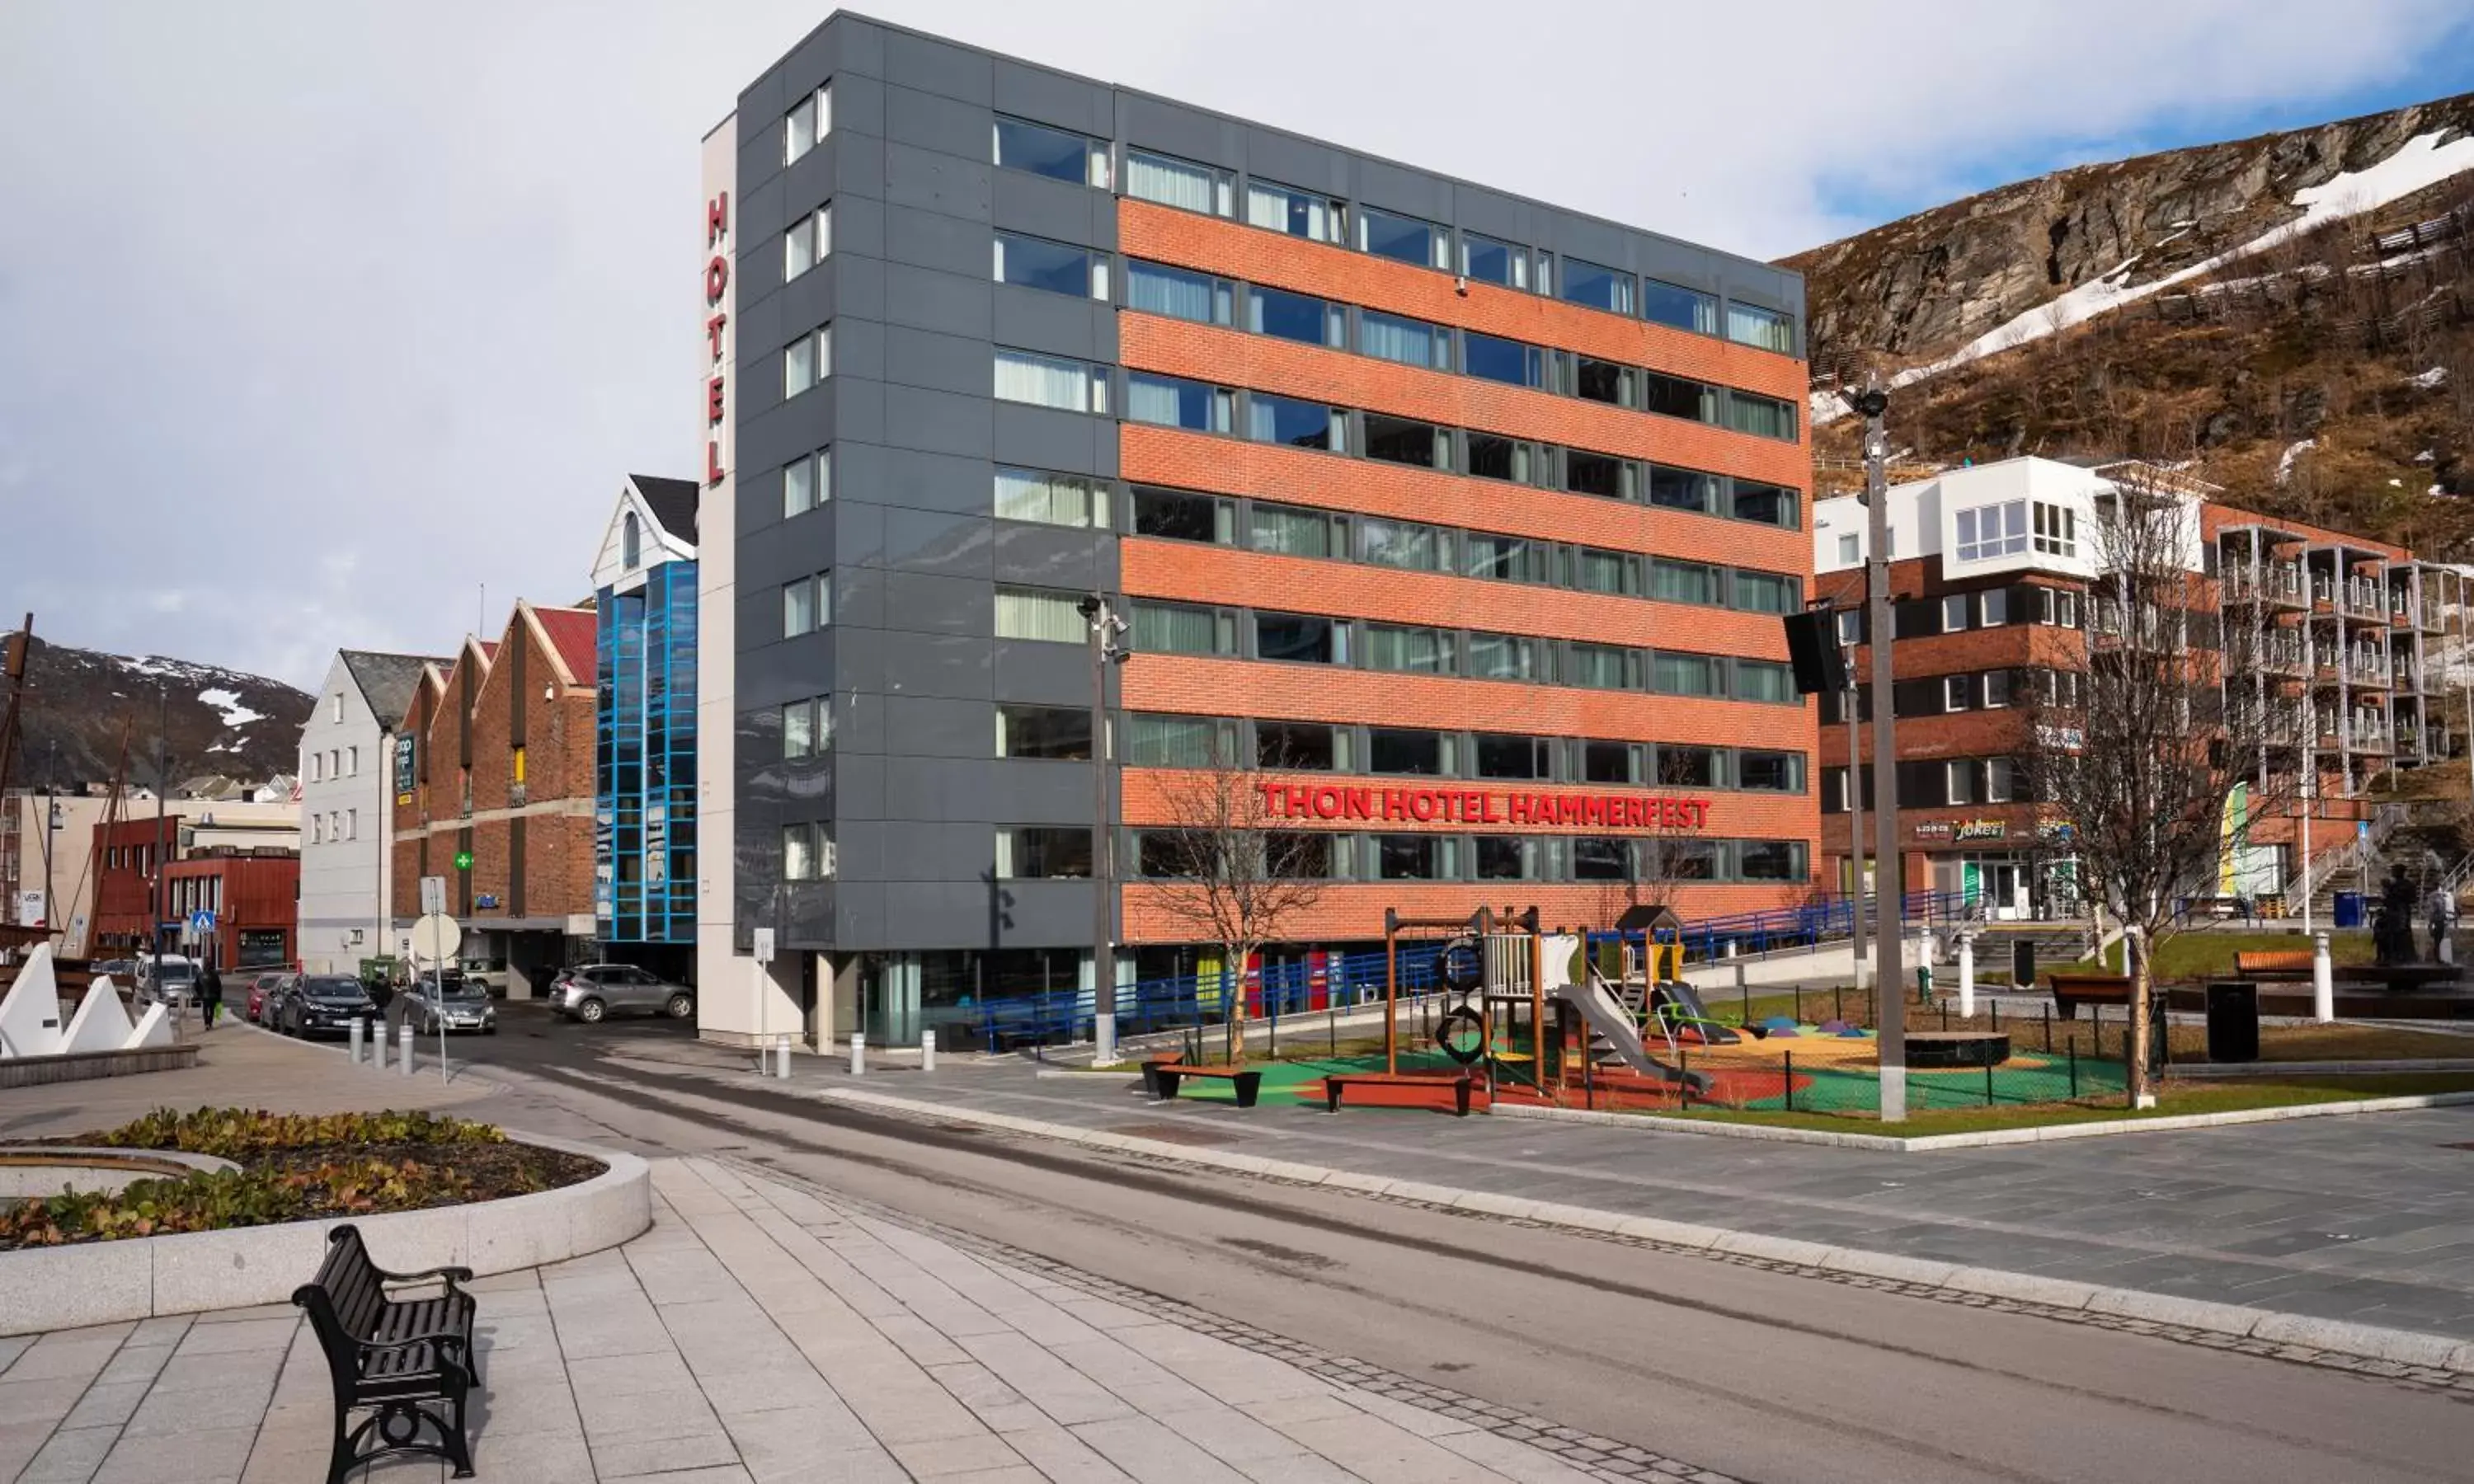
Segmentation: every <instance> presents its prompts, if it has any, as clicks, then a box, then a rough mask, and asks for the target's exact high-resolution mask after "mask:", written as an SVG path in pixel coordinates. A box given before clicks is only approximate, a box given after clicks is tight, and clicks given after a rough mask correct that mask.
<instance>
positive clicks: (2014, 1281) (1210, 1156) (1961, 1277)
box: [815, 1088, 2474, 1373]
mask: <svg viewBox="0 0 2474 1484" xmlns="http://www.w3.org/2000/svg"><path fill="white" fill-rule="evenodd" d="M815 1095H816V1096H818V1097H821V1098H823V1099H825V1100H827V1101H830V1102H837V1103H847V1104H850V1105H851V1106H853V1107H859V1108H874V1109H879V1110H882V1111H884V1112H886V1113H904V1114H909V1115H911V1116H917V1117H927V1118H934V1119H938V1120H941V1121H944V1122H948V1123H968V1124H973V1125H977V1126H979V1127H982V1128H993V1129H1003V1130H1005V1131H1007V1132H1008V1133H1014V1134H1024V1135H1028V1136H1030V1137H1034V1138H1049V1139H1055V1140H1058V1141H1060V1142H1064V1143H1072V1144H1081V1145H1084V1146H1086V1147H1090V1148H1095V1149H1109V1150H1116V1151H1119V1152H1122V1153H1126V1154H1139V1155H1146V1156H1149V1157H1151V1158H1153V1159H1159V1160H1170V1161H1176V1162H1177V1163H1180V1164H1190V1165H1198V1166H1201V1167H1204V1168H1208V1169H1224V1170H1233V1171H1235V1172H1237V1173H1240V1174H1248V1175H1268V1176H1270V1177H1272V1178H1273V1179H1275V1180H1289V1181H1296V1182H1298V1183H1299V1184H1303V1185H1328V1186H1330V1187H1331V1188H1333V1189H1335V1190H1355V1191H1360V1192H1362V1193H1364V1194H1368V1195H1383V1196H1392V1197H1395V1198H1397V1199H1400V1200H1405V1201H1418V1202H1421V1203H1424V1204H1426V1205H1430V1206H1437V1207H1442V1208H1444V1209H1458V1210H1467V1211H1477V1212H1482V1213H1485V1214H1489V1215H1499V1216H1506V1217H1510V1218H1512V1219H1515V1220H1520V1221H1535V1222H1539V1223H1540V1224H1541V1225H1545V1226H1556V1227H1566V1228H1570V1229H1571V1230H1574V1231H1578V1232H1589V1233H1612V1234H1613V1235H1616V1236H1632V1237H1638V1238H1641V1239H1642V1240H1644V1241H1653V1242H1663V1243H1666V1244H1667V1245H1670V1246H1675V1247H1684V1248H1689V1249H1693V1250H1696V1251H1701V1252H1708V1253H1712V1254H1717V1255H1721V1256H1741V1257H1760V1258H1764V1259H1766V1260H1769V1261H1773V1262H1784V1263H1791V1264H1794V1265H1796V1266H1799V1267H1810V1268H1818V1269H1820V1270H1822V1271H1823V1272H1829V1273H1848V1274H1855V1275H1858V1276H1862V1277H1866V1278H1879V1279H1886V1280H1889V1281H1894V1282H1903V1283H1916V1284H1919V1285H1922V1286H1925V1287H1930V1288H1947V1289H1950V1290H1952V1291H1953V1292H1957V1293H1971V1294H1982V1295H1984V1296H1986V1297H1988V1298H1997V1299H2009V1300H2014V1301H2017V1302H2020V1303H2027V1304H2043V1305H2046V1306H2047V1307H2050V1308H2062V1309H2074V1310H2081V1311H2085V1312H2088V1313H2097V1314H2110V1315H2115V1316H2118V1317H2122V1318H2126V1319H2144V1320H2148V1321H2150V1322H2153V1323H2156V1324H2167V1325H2176V1326H2179V1327H2181V1328H2189V1329H2203V1330H2206V1331H2208V1332H2210V1333H2212V1334H2225V1335H2232V1336H2234V1337H2236V1338H2240V1339H2258V1340H2268V1341H2274V1342H2278V1343H2281V1344H2289V1345H2294V1346H2298V1347H2305V1348H2308V1349H2311V1350H2318V1351H2332V1352H2337V1353H2340V1354H2345V1355H2353V1356H2359V1357H2362V1358H2364V1359H2369V1360H2385V1361H2391V1362H2394V1363H2396V1364H2399V1365H2410V1366H2424V1367H2429V1368H2431V1369H2433V1370H2440V1371H2455V1372H2465V1373H2474V1341H2465V1340H2456V1339H2451V1338H2449V1337H2448V1336H2446V1335H2439V1334H2424V1333H2421V1332H2419V1331H2416V1330H2412V1329H2388V1328H2379V1327H2377V1326H2373V1325H2358V1324H2350V1323H2347V1322H2344V1321H2341V1320H2331V1319H2315V1318H2312V1317H2311V1316H2309V1315H2304V1314H2285V1313H2278V1312H2276V1311H2274V1310H2271V1309H2261V1308H2250V1307H2246V1306H2244V1305H2241V1304H2213V1303H2209V1302H2207V1301H2205V1300H2200V1299H2178V1298H2173V1297H2171V1296H2169V1295H2165V1294H2155V1293H2143V1292H2141V1291H2139V1290H2138V1289H2134V1288H2107V1287H2103V1286H2101V1285H2099V1284H2096V1283H2083V1282H2078V1281H2074V1280H2070V1279H2057V1278H2040V1277H2037V1276H2036V1275H2034V1274H2032V1273H2006V1272H2002V1271H2000V1270H1998V1269H1992V1268H1973V1267H1962V1266H1960V1265H1958V1264H1955V1263H1950V1262H1933V1261H1928V1260H1926V1259H1924V1258H1920V1257H1898V1256H1895V1255H1892V1254H1889V1253H1876V1252H1864V1251H1861V1250H1859V1249H1856V1248H1848V1247H1830V1246H1826V1245H1824V1244H1822V1243H1819V1242H1807V1241H1802V1240H1799V1239H1797V1238H1795V1237H1786V1236H1767V1235H1763V1234H1761V1233H1757V1232H1731V1231H1728V1230H1726V1229H1724V1228H1721V1227H1705V1226H1699V1225H1695V1224H1692V1223H1687V1222H1681V1221H1666V1220H1662V1219H1661V1218H1659V1217H1656V1216H1626V1215H1622V1214H1620V1213H1618V1212H1615V1211H1603V1210H1596V1209H1590V1208H1588V1207H1581V1206H1564V1205H1560V1204H1557V1203H1555V1202H1551V1201H1531V1200H1524V1199H1522V1198H1520V1197H1517V1196H1504V1195H1495V1194H1492V1193H1490V1192H1486V1191H1478V1190H1458V1189H1453V1188H1451V1187H1449V1186H1445V1185H1423V1184H1420V1183H1419V1182H1417V1181H1408V1180H1387V1179H1385V1178H1383V1177H1381V1176H1377V1175H1361V1174H1356V1173H1354V1172H1351V1171H1348V1170H1335V1169H1328V1168H1325V1167H1323V1166H1321V1165H1312V1164H1298V1163H1294V1162H1291V1161H1285V1160H1265V1159H1262V1158H1259V1157H1257V1156H1253V1155H1239V1154H1226V1153H1223V1152H1221V1151H1219V1150H1215V1149H1202V1148H1196V1147H1193V1146H1190V1145H1186V1144H1172V1143H1168V1142H1165V1141H1163V1140H1159V1139H1150V1138H1135V1137H1129V1136H1128V1135H1124V1134H1109V1133H1104V1132H1102V1131H1100V1130H1097V1129H1084V1128H1077V1127H1075V1126H1073V1125H1072V1124H1064V1123H1049V1122H1045V1121H1042V1120H1040V1119H1036V1118H1017V1117H1014V1116H1012V1115H1011V1114H1009V1113H985V1112H982V1111H980V1110H978V1109H970V1108H952V1107H947V1106H945V1105H943V1104H938V1103H922V1102H917V1101H914V1100H912V1099H910V1098H903V1097H888V1096H886V1095H885V1094H884V1093H881V1092H861V1091H859V1090H856V1089H847V1088H827V1089H820V1090H819V1091H818V1092H817V1093H816V1094H815ZM2447 1095H2448V1096H2451V1097H2455V1098H2458V1099H2459V1100H2461V1101H2467V1100H2474V1094H2466V1093H2451V1094H2447ZM2382 1101H2383V1102H2402V1101H2410V1100H2405V1099H2383V1100H2382ZM2350 1106H2361V1105H2350ZM2416 1106H2423V1105H2421V1104H2419V1103H2417V1104H2416ZM1498 1111H1501V1110H1500V1105H1498ZM1530 1112H1536V1111H1535V1110H1533V1111H1530ZM1583 1116H1585V1117H1587V1118H1589V1119H1590V1120H1591V1121H1595V1120H1597V1119H1602V1118H1621V1119H1625V1120H1626V1121H1628V1122H1635V1123H1637V1122H1642V1121H1646V1120H1642V1119H1639V1118H1637V1117H1629V1116H1628V1115H1626V1114H1622V1113H1588V1114H1584V1115H1583ZM1764 1132H1770V1133H1779V1132H1786V1131H1783V1130H1768V1131H1764ZM1847 1137H1859V1136H1847ZM1877 1142H1880V1143H1882V1144H1899V1143H1903V1142H1912V1141H1910V1140H1899V1139H1881V1140H1878V1141H1877Z"/></svg>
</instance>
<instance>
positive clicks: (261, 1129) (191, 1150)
mask: <svg viewBox="0 0 2474 1484" xmlns="http://www.w3.org/2000/svg"><path fill="white" fill-rule="evenodd" d="M505 1141H506V1136H505V1135H504V1134H501V1133H500V1132H498V1130H497V1129H495V1128H493V1127H491V1126H490V1125H489V1124H486V1123H471V1122H467V1121H466V1120H464V1119H462V1118H442V1117H439V1116H438V1115H437V1114H435V1113H421V1112H417V1111H416V1112H405V1111H396V1110H389V1111H387V1112H384V1113H267V1112H265V1111H264V1110H261V1109H243V1108H199V1109H193V1110H191V1111H190V1112H188V1113H181V1112H178V1111H176V1110H173V1109H169V1108H158V1109H157V1110H155V1111H154V1112H153V1113H148V1114H146V1115H145V1116H144V1117H142V1118H138V1119H135V1120H133V1121H132V1122H130V1123H126V1124H123V1125H122V1126H120V1127H119V1128H116V1129H113V1130H111V1131H110V1132H109V1133H107V1134H102V1135H99V1136H97V1137H96V1138H95V1140H94V1142H96V1143H98V1144H104V1145H108V1146H110V1147H113V1148H120V1149H177V1150H180V1151H181V1152H182V1153H184V1154H205V1155H214V1156H217V1157H219V1158H222V1159H227V1160H246V1159H247V1158H248V1157H249V1156H251V1155H253V1154H259V1153H264V1152H267V1151H270V1150H279V1149H307V1148H313V1147H315V1146H318V1145H321V1144H497V1143H504V1142H505Z"/></svg>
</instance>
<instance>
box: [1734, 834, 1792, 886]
mask: <svg viewBox="0 0 2474 1484" xmlns="http://www.w3.org/2000/svg"><path fill="white" fill-rule="evenodd" d="M1735 874H1736V875H1737V876H1739V877H1741V878H1742V879H1744V880H1746V881H1801V880H1803V879H1804V842H1802V841H1800V840H1745V841H1741V842H1739V843H1738V844H1737V845H1736V847H1735Z"/></svg>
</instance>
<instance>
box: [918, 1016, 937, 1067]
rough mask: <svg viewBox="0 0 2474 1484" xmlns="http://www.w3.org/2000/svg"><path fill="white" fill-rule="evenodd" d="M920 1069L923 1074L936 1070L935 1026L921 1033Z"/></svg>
mask: <svg viewBox="0 0 2474 1484" xmlns="http://www.w3.org/2000/svg"><path fill="white" fill-rule="evenodd" d="M919 1069H920V1070H921V1071H923V1072H933V1071H934V1070H935V1069H936V1029H935V1027H934V1026H930V1027H929V1028H928V1029H926V1030H924V1031H921V1032H920V1033H919Z"/></svg>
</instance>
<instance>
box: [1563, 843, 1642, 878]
mask: <svg viewBox="0 0 2474 1484" xmlns="http://www.w3.org/2000/svg"><path fill="white" fill-rule="evenodd" d="M1632 874H1633V872H1632V845H1631V842H1629V841H1625V840H1618V839H1614V838H1612V837H1610V836H1607V835H1582V836H1579V837H1577V838H1576V839H1574V840H1573V841H1572V879H1573V880H1575V881H1628V880H1630V879H1632Z"/></svg>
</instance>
